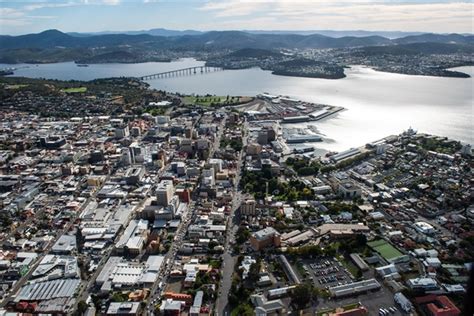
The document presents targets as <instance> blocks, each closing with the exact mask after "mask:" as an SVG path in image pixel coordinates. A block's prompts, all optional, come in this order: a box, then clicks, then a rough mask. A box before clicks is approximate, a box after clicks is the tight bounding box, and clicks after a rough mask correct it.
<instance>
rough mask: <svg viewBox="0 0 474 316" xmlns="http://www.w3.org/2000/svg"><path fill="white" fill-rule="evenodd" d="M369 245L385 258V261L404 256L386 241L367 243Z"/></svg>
mask: <svg viewBox="0 0 474 316" xmlns="http://www.w3.org/2000/svg"><path fill="white" fill-rule="evenodd" d="M367 245H368V246H369V247H370V248H372V249H373V250H375V251H377V252H378V253H379V254H380V255H381V256H382V257H384V258H385V260H390V259H393V258H397V257H400V256H403V254H402V253H401V252H400V251H399V250H397V249H396V248H395V247H393V246H392V245H391V244H389V243H388V242H386V241H385V240H374V241H371V242H369V243H367Z"/></svg>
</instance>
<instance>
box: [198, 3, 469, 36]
mask: <svg viewBox="0 0 474 316" xmlns="http://www.w3.org/2000/svg"><path fill="white" fill-rule="evenodd" d="M472 9H473V5H472V3H471V2H452V1H441V2H440V1H438V2H428V1H421V2H420V1H412V2H402V1H380V0H379V1H371V0H342V1H331V2H329V1H322V0H312V1H309V0H293V1H292V0H273V1H270V0H254V1H238V0H231V1H225V2H223V1H219V2H208V3H206V4H204V5H203V6H202V7H201V8H200V10H204V11H209V12H212V13H213V14H214V16H215V17H216V18H217V19H216V21H213V23H214V27H213V29H216V28H219V27H222V28H228V29H231V28H235V29H242V28H246V29H253V28H256V29H288V30H296V29H301V30H310V29H312V30H314V29H340V30H349V29H367V30H406V31H432V32H447V31H450V32H472ZM219 18H225V19H219ZM229 18H231V19H232V20H229ZM216 24H217V25H216ZM204 26H210V25H209V24H204V25H203V27H204Z"/></svg>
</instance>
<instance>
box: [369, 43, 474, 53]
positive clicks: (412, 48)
mask: <svg viewBox="0 0 474 316" xmlns="http://www.w3.org/2000/svg"><path fill="white" fill-rule="evenodd" d="M360 51H362V52H364V53H365V54H366V55H368V56H370V55H372V56H374V55H384V54H385V55H415V54H453V53H467V54H473V53H474V45H467V44H447V43H410V44H399V45H390V46H368V47H363V48H361V49H360Z"/></svg>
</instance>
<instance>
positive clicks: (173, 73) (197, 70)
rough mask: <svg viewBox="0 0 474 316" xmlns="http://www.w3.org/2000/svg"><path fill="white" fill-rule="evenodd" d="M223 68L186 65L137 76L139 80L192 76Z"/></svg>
mask: <svg viewBox="0 0 474 316" xmlns="http://www.w3.org/2000/svg"><path fill="white" fill-rule="evenodd" d="M222 70H224V69H223V68H220V67H209V66H195V67H188V68H182V69H176V70H170V71H165V72H160V73H156V74H152V75H146V76H142V77H139V78H140V79H141V80H152V79H162V78H171V77H180V76H192V75H197V74H204V73H209V72H216V71H222Z"/></svg>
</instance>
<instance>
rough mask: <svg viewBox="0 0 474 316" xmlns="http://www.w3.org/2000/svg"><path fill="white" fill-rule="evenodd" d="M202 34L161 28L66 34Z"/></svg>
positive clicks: (82, 35) (79, 35)
mask: <svg viewBox="0 0 474 316" xmlns="http://www.w3.org/2000/svg"><path fill="white" fill-rule="evenodd" d="M203 33H204V32H201V31H195V30H183V31H178V30H168V29H163V28H156V29H150V30H141V31H103V32H93V33H76V32H72V33H67V34H69V35H72V36H76V37H87V36H93V35H110V34H125V35H139V34H147V35H153V36H183V35H201V34H203Z"/></svg>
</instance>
